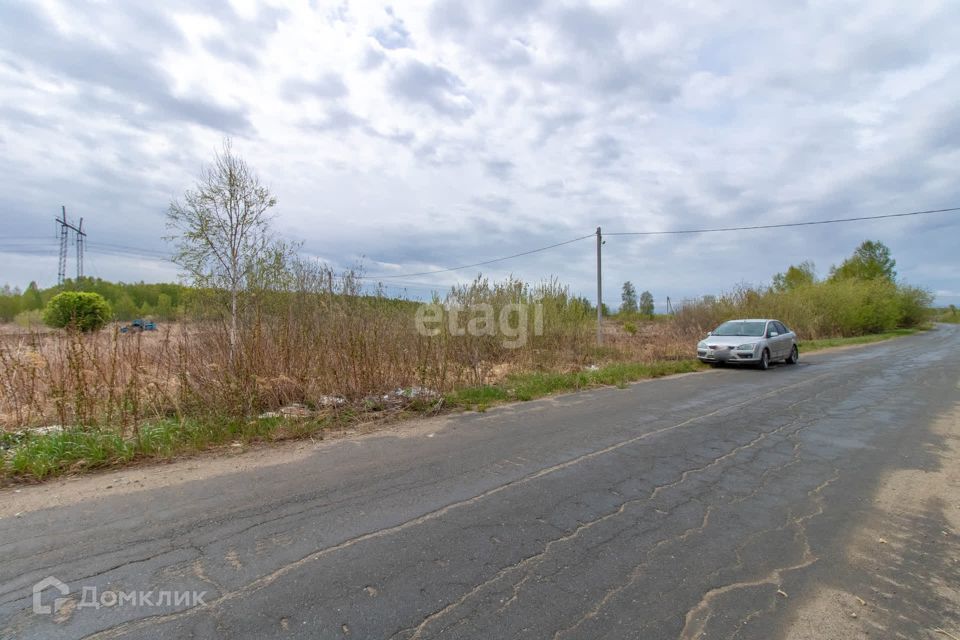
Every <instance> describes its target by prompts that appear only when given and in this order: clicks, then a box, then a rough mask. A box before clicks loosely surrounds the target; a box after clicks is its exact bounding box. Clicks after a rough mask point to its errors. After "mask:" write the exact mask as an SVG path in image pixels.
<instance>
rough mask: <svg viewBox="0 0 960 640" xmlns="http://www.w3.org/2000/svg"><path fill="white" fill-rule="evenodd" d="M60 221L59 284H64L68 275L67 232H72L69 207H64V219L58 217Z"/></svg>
mask: <svg viewBox="0 0 960 640" xmlns="http://www.w3.org/2000/svg"><path fill="white" fill-rule="evenodd" d="M57 222H58V223H60V267H59V268H58V269H57V284H58V285H62V284H63V280H64V278H66V277H67V234H68V233H69V232H70V230H69V228H68V227H67V207H66V206H64V207H63V219H62V220H61V219H60V218H57Z"/></svg>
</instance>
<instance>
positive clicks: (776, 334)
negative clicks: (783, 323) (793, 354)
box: [767, 320, 783, 360]
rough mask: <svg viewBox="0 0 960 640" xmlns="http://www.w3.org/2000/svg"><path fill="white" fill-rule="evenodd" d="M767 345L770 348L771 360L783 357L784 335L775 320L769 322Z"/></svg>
mask: <svg viewBox="0 0 960 640" xmlns="http://www.w3.org/2000/svg"><path fill="white" fill-rule="evenodd" d="M767 346H768V347H769V349H770V359H771V360H779V359H780V358H782V357H783V336H782V335H781V332H780V328H778V327H777V323H776V322H775V321H773V320H771V321H770V322H768V323H767Z"/></svg>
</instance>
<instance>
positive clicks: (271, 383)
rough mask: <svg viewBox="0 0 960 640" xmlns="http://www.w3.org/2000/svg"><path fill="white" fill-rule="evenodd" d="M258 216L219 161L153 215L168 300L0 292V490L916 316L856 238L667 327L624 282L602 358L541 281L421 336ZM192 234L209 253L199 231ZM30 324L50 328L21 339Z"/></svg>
mask: <svg viewBox="0 0 960 640" xmlns="http://www.w3.org/2000/svg"><path fill="white" fill-rule="evenodd" d="M213 203H215V204H216V206H214V205H213ZM274 204H275V201H274V199H273V198H272V196H271V195H270V193H269V191H268V190H267V189H266V188H265V187H263V186H262V185H261V184H260V182H259V180H258V179H257V177H256V175H255V174H254V173H253V172H252V170H251V169H250V168H249V167H248V166H247V165H246V164H245V163H244V162H243V160H242V159H240V158H239V157H237V156H236V155H235V154H234V153H233V151H232V149H230V147H229V146H228V145H227V146H225V147H224V149H223V151H222V152H221V154H219V155H218V156H217V158H216V160H215V162H214V163H212V164H211V165H210V166H209V167H208V168H206V169H205V170H204V172H203V174H202V175H201V177H200V179H199V180H198V183H197V185H196V187H195V189H194V190H191V191H188V192H187V193H186V194H185V196H184V198H182V199H181V200H179V201H175V202H174V203H172V204H171V209H170V225H171V232H172V234H173V237H172V239H173V241H174V242H175V243H176V248H175V251H174V255H175V257H176V260H177V261H178V263H179V264H180V266H181V267H182V269H183V272H184V274H185V275H186V277H187V280H188V283H187V284H184V285H143V284H140V285H123V284H116V285H115V284H112V283H108V282H104V281H102V280H86V279H85V280H81V281H79V282H69V281H68V282H67V283H66V284H65V285H63V287H58V288H55V289H53V290H46V291H41V290H39V289H38V288H37V287H36V285H31V286H29V287H28V288H27V289H26V290H25V291H23V292H19V291H15V290H11V289H9V287H7V288H6V289H4V291H3V293H2V294H0V317H2V319H4V320H7V321H11V320H17V319H19V320H20V322H19V324H17V325H16V326H14V327H13V328H12V329H10V330H6V331H0V427H2V429H0V478H5V479H7V480H10V479H18V480H30V479H43V478H46V477H50V476H53V475H58V474H63V473H71V472H78V471H82V470H87V469H93V468H99V467H105V466H112V465H117V464H124V463H130V462H134V461H137V460H151V459H167V458H170V457H173V456H178V455H184V454H189V453H194V452H197V451H202V450H205V449H208V448H216V447H232V446H238V445H239V446H242V445H243V444H245V443H251V442H272V441H278V440H284V439H289V438H302V437H313V438H324V437H327V436H328V435H329V434H331V433H339V432H340V431H343V430H352V429H357V428H362V427H363V425H369V424H379V423H383V422H386V421H393V420H397V419H401V418H403V417H407V416H411V415H432V414H436V413H438V412H442V411H449V410H464V409H470V410H484V409H486V408H488V407H490V406H492V405H495V404H497V403H502V402H508V401H518V400H520V401H522V400H531V399H534V398H538V397H543V396H546V395H550V394H555V393H561V392H568V391H576V390H580V389H585V388H590V387H597V386H620V387H623V386H625V385H627V384H629V383H630V382H634V381H637V380H642V379H646V378H655V377H659V376H664V375H670V374H677V373H685V372H691V371H696V370H698V369H701V368H702V366H701V365H700V364H699V363H698V362H697V361H696V360H695V359H694V358H692V357H691V354H692V350H693V345H694V344H696V341H697V339H699V338H701V337H702V336H703V334H704V333H705V332H706V331H708V330H710V329H713V328H714V327H715V326H716V325H717V324H719V323H720V322H721V321H723V320H725V319H729V318H730V317H743V316H773V317H778V318H780V319H782V320H783V321H784V322H786V323H787V324H788V325H789V326H791V328H793V329H794V330H796V331H797V332H798V334H799V335H800V336H801V339H802V343H801V344H802V346H803V348H804V350H807V351H809V350H812V349H814V348H823V347H826V346H835V345H836V344H839V343H838V342H836V341H838V340H840V341H846V342H844V343H849V340H851V338H852V339H853V340H854V341H861V342H866V341H873V340H876V339H884V338H887V337H892V336H894V335H901V334H903V333H906V332H909V331H911V330H913V329H914V328H916V327H919V326H921V325H923V324H924V323H925V322H927V321H928V320H930V319H931V318H932V316H931V311H930V309H929V305H930V302H931V298H930V295H929V294H928V293H927V292H926V291H924V290H923V289H919V288H916V287H911V286H908V285H906V284H903V283H900V282H898V281H897V280H896V274H895V271H894V266H895V262H894V261H893V259H892V258H891V257H890V256H889V251H888V250H886V247H884V246H883V245H882V244H880V243H874V242H865V243H864V244H863V245H861V246H860V247H859V248H858V249H857V251H856V252H855V253H854V254H853V256H851V258H849V259H848V260H847V261H845V262H843V263H842V264H841V265H839V266H838V267H836V268H834V269H831V271H830V274H829V276H828V277H827V278H825V279H823V280H819V279H817V277H816V274H815V270H814V268H813V265H810V264H807V263H805V264H802V265H799V266H796V267H791V268H790V269H789V270H788V271H787V272H786V273H784V274H779V275H778V276H776V277H775V278H774V280H773V283H772V284H771V285H770V286H767V287H746V286H744V287H740V288H738V289H736V290H735V291H733V292H731V293H729V294H727V295H722V296H719V297H716V298H709V299H705V300H700V301H697V302H693V303H689V304H684V305H682V306H681V307H680V308H679V309H677V310H676V312H675V313H674V314H671V315H662V314H661V315H656V314H655V312H654V311H655V310H654V299H653V295H652V294H651V293H650V292H649V291H643V292H641V293H639V294H638V292H637V288H636V287H634V285H633V284H632V283H629V282H628V283H625V284H624V286H623V289H622V292H621V293H622V297H621V303H622V304H621V309H620V312H619V313H618V314H617V315H615V316H614V315H611V314H609V312H608V313H606V314H605V315H606V316H607V320H606V321H605V323H604V327H603V346H602V347H597V346H596V343H595V334H594V332H595V324H594V323H595V319H596V309H595V308H594V307H591V305H590V303H589V302H588V301H586V300H585V299H583V298H580V297H577V296H573V295H571V293H570V292H569V290H568V289H567V288H566V287H565V286H563V285H562V284H561V283H559V282H558V281H556V280H547V281H544V282H540V283H525V282H521V281H517V280H514V279H507V280H505V281H499V282H495V281H490V280H488V279H486V278H483V277H479V276H478V277H477V278H476V279H475V280H473V281H471V282H469V283H467V284H463V285H460V286H457V287H453V288H452V289H451V290H450V291H448V292H447V293H446V294H445V295H444V296H442V297H439V298H437V299H435V300H434V301H433V303H434V305H433V306H432V307H431V309H432V311H431V313H432V315H431V316H430V319H431V322H432V323H431V324H430V325H429V326H430V330H429V331H423V330H420V329H419V328H418V327H419V325H418V322H421V321H422V320H423V311H424V309H425V307H424V305H423V304H422V303H420V302H415V301H411V300H405V299H397V298H393V297H390V296H387V295H386V293H385V292H384V290H383V289H382V288H379V287H377V286H370V285H369V284H365V282H366V281H365V280H364V279H363V278H362V276H363V273H362V272H361V271H360V270H347V271H342V272H336V271H334V270H333V269H331V268H330V267H328V266H326V265H323V264H319V263H317V262H315V261H312V260H309V259H304V258H301V257H300V256H299V253H298V251H297V247H296V246H291V245H289V244H286V243H283V242H279V241H277V240H276V239H275V238H274V237H273V236H272V234H271V231H270V211H271V209H272V207H273V206H274ZM225 211H230V212H233V214H231V216H229V217H224V214H223V212H225ZM212 227H217V228H220V229H222V230H223V234H222V236H223V237H222V238H218V237H211V236H210V234H208V233H206V232H205V230H208V229H210V228H212ZM128 300H129V304H128V303H127V301H128ZM118 309H119V310H118ZM476 309H482V310H483V312H482V313H478V312H475V311H471V310H476ZM534 309H535V310H536V311H535V312H534V311H532V310H534ZM457 310H459V311H460V313H459V315H458V314H457V313H456V311H457ZM944 313H945V312H944ZM953 313H954V315H956V312H955V310H953ZM23 314H28V316H24V315H23ZM942 316H943V313H941V314H940V316H938V317H942ZM133 317H145V318H152V319H157V320H168V321H166V322H163V323H161V325H160V327H159V330H158V331H151V332H142V331H128V332H126V333H121V332H120V331H119V327H118V326H117V325H116V324H109V323H107V320H110V319H112V320H128V319H130V318H133ZM25 318H27V319H28V320H29V322H27V321H25ZM44 318H45V319H46V320H47V322H48V324H49V325H52V326H54V327H63V328H62V329H51V328H49V327H45V326H37V324H36V322H37V321H42V320H43V319H44ZM173 319H176V320H175V321H173ZM101 327H103V328H101ZM98 329H99V330H98ZM508 338H509V339H508Z"/></svg>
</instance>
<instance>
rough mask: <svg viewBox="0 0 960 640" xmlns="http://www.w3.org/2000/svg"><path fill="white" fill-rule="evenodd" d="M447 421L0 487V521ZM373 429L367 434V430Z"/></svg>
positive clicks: (427, 432)
mask: <svg viewBox="0 0 960 640" xmlns="http://www.w3.org/2000/svg"><path fill="white" fill-rule="evenodd" d="M447 423H448V418H446V417H437V418H428V419H423V420H413V421H405V422H397V423H393V424H387V425H382V424H381V425H374V426H370V425H360V426H358V427H357V428H356V429H354V430H350V431H347V432H345V433H344V434H343V435H342V437H334V438H332V439H330V440H324V441H316V440H298V441H290V442H282V443H276V444H258V445H254V446H242V447H227V448H225V449H223V450H222V451H220V452H218V453H211V452H203V453H201V454H199V455H197V456H195V457H190V458H185V459H179V460H173V461H171V462H166V463H158V464H145V465H141V466H138V467H127V468H124V469H117V470H112V471H105V472H103V473H96V474H93V475H84V476H75V477H64V478H59V479H57V480H51V481H49V482H45V483H43V484H36V485H14V486H11V487H6V488H3V489H0V519H2V518H13V517H16V516H17V514H21V513H27V512H30V511H39V510H40V509H48V508H51V507H59V506H62V505H66V504H74V503H77V502H82V501H85V500H94V499H97V498H103V497H109V496H114V495H123V494H128V493H136V492H138V491H145V490H147V489H157V488H161V487H170V486H176V485H180V484H185V483H187V482H194V481H196V480H205V479H207V478H213V477H217V476H222V475H226V474H230V473H239V472H242V471H247V470H249V469H258V468H262V467H270V466H274V465H280V464H288V463H290V462H296V461H298V460H302V459H304V458H306V457H308V456H310V455H311V454H313V453H314V452H316V451H319V450H321V449H323V448H325V447H331V446H336V445H337V444H338V443H340V442H343V441H344V440H355V441H356V440H361V439H363V438H367V437H400V438H418V437H427V438H432V437H434V435H435V434H437V433H438V432H440V431H442V430H443V429H444V427H445V426H446V425H447ZM371 429H373V430H371Z"/></svg>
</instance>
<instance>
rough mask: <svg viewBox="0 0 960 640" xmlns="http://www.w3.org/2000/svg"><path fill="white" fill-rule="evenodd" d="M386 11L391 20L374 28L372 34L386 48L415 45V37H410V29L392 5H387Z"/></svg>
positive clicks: (404, 47) (402, 47)
mask: <svg viewBox="0 0 960 640" xmlns="http://www.w3.org/2000/svg"><path fill="white" fill-rule="evenodd" d="M386 13H387V16H389V19H390V21H389V22H388V23H387V24H386V25H384V26H382V27H378V28H376V29H374V30H373V32H372V33H371V34H370V35H371V36H373V38H374V39H375V40H376V41H377V42H379V43H380V46H381V47H383V48H384V49H409V48H411V47H412V46H413V39H412V38H411V37H410V31H408V30H407V27H406V26H405V25H404V24H403V20H401V19H400V18H398V17H397V16H396V15H395V14H394V12H393V9H392V8H390V7H387V9H386Z"/></svg>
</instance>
